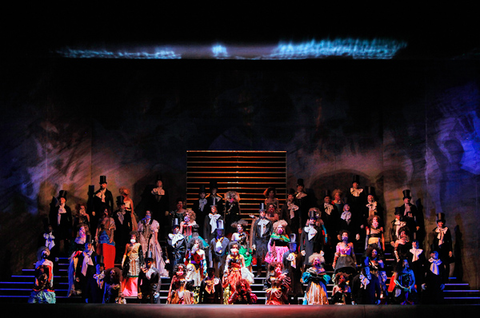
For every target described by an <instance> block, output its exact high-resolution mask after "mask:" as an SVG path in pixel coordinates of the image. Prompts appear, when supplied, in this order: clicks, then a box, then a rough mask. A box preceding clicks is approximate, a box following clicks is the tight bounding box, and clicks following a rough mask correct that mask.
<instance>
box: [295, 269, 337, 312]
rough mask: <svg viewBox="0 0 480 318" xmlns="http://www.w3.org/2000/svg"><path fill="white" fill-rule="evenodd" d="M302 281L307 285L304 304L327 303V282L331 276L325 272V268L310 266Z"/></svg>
mask: <svg viewBox="0 0 480 318" xmlns="http://www.w3.org/2000/svg"><path fill="white" fill-rule="evenodd" d="M302 281H303V282H304V283H306V284H308V285H307V290H306V292H305V297H304V298H303V305H327V304H328V296H327V284H328V282H329V281H330V276H328V275H327V274H325V270H324V269H323V268H321V267H320V268H317V267H314V266H312V267H310V268H308V269H307V270H306V271H305V272H304V273H303V276H302Z"/></svg>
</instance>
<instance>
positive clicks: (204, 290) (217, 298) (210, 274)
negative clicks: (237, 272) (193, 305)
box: [199, 268, 223, 304]
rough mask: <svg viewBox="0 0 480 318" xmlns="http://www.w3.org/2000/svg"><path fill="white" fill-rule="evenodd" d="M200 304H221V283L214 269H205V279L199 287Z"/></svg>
mask: <svg viewBox="0 0 480 318" xmlns="http://www.w3.org/2000/svg"><path fill="white" fill-rule="evenodd" d="M199 303H200V304H223V288H222V281H221V280H220V279H219V278H218V277H216V275H215V269H214V268H208V269H207V277H205V278H204V279H203V281H202V284H201V285H200V299H199Z"/></svg>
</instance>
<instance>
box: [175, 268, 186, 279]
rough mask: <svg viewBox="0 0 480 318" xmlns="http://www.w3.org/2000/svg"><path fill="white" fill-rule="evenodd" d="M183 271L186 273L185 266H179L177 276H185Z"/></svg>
mask: <svg viewBox="0 0 480 318" xmlns="http://www.w3.org/2000/svg"><path fill="white" fill-rule="evenodd" d="M183 273H185V268H184V267H183V266H178V269H177V272H176V274H177V276H180V277H181V276H183Z"/></svg>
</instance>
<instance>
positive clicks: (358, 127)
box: [0, 59, 480, 287]
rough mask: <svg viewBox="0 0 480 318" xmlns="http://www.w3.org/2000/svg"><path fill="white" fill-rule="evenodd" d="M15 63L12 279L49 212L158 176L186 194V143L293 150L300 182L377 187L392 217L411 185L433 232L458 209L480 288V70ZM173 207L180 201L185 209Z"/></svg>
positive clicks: (0, 221)
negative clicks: (93, 191) (104, 183)
mask: <svg viewBox="0 0 480 318" xmlns="http://www.w3.org/2000/svg"><path fill="white" fill-rule="evenodd" d="M222 63H224V62H222V61H216V62H195V61H191V62H188V61H182V62H150V61H148V62H146V61H143V62H139V61H136V62H134V61H110V60H108V61H107V60H65V59H63V60H38V61H36V60H34V61H32V60H29V61H4V62H3V64H2V69H3V72H2V74H1V75H0V76H1V77H2V86H1V101H0V102H1V106H0V107H1V109H2V116H1V119H0V123H1V126H0V132H1V134H0V136H1V137H0V158H1V162H2V165H1V168H0V178H1V180H2V182H1V183H0V193H1V194H2V195H1V196H0V239H1V240H2V242H3V243H2V246H1V248H0V253H1V254H0V258H1V259H2V263H1V272H2V275H4V276H5V275H9V274H11V273H13V272H15V271H16V270H18V269H20V268H21V267H27V266H31V265H30V264H31V263H32V262H33V261H34V254H33V251H35V250H36V248H37V247H38V244H39V239H38V237H39V236H40V235H41V233H42V230H43V223H42V220H43V219H44V218H45V217H46V216H47V215H48V204H49V202H50V200H51V198H52V196H57V195H58V192H59V191H60V190H67V191H68V192H69V200H68V204H69V205H70V206H71V207H72V208H74V206H75V203H76V202H79V201H86V198H87V191H88V186H89V185H91V184H93V185H95V188H98V181H99V176H100V175H107V180H108V187H109V189H111V190H112V192H113V194H114V196H116V195H118V188H119V187H121V186H126V187H128V188H130V189H131V190H132V197H133V199H134V201H135V203H136V204H137V205H138V208H139V214H140V216H142V212H143V211H142V210H141V194H142V191H143V190H144V188H145V187H146V186H147V185H149V184H153V182H154V181H155V178H156V176H157V175H158V174H162V175H163V177H164V180H165V181H164V183H165V187H166V188H167V189H169V191H170V197H171V199H172V201H173V198H175V197H178V196H184V195H185V185H186V162H185V161H186V151H187V150H193V149H196V150H200V149H205V150H286V151H287V153H288V174H289V181H288V183H289V184H288V185H289V187H293V186H294V185H295V183H296V180H297V178H304V179H305V184H306V186H307V187H308V188H310V189H312V191H314V193H315V194H316V196H317V198H321V197H322V196H323V193H324V190H326V189H328V190H330V191H331V190H333V189H335V188H341V189H344V190H347V189H348V188H349V186H350V184H351V180H352V175H353V174H358V175H359V176H360V183H361V186H374V187H375V188H376V194H377V195H378V196H379V202H380V203H381V204H382V206H383V207H385V210H386V222H387V223H388V222H389V221H391V220H392V218H393V212H394V209H395V207H396V206H400V205H401V204H402V190H404V189H410V190H411V191H412V194H413V201H414V202H417V204H418V205H420V206H421V207H422V208H423V214H424V219H425V227H426V231H427V232H430V231H431V230H432V229H433V228H434V226H435V214H436V213H439V212H442V213H445V214H446V218H447V226H448V227H449V228H450V229H451V230H452V232H453V233H452V234H454V235H455V236H456V247H457V251H456V254H457V255H456V256H457V257H460V258H461V260H462V267H463V278H464V280H467V281H469V282H470V283H471V284H472V286H477V287H478V286H479V285H480V284H479V277H478V272H479V268H478V264H479V262H480V257H479V253H478V252H479V251H480V247H479V242H480V235H479V231H478V229H479V228H480V221H479V220H480V215H479V181H480V178H479V175H480V150H479V149H480V111H479V103H480V92H479V70H480V67H479V66H478V65H477V64H475V63H473V62H465V61H463V62H460V61H450V62H445V61H444V62H428V63H427V62H425V63H419V62H406V61H370V62H367V61H364V62H361V61H346V60H345V61H343V60H342V61H339V60H332V61H320V62H290V63H256V62H253V61H252V62H251V63H247V64H240V63H232V62H229V63H227V62H226V61H225V63H224V64H222ZM171 208H173V202H171Z"/></svg>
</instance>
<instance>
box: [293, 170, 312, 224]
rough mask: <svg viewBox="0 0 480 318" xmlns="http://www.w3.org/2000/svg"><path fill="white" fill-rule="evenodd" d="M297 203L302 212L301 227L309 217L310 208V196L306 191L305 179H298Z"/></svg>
mask: <svg viewBox="0 0 480 318" xmlns="http://www.w3.org/2000/svg"><path fill="white" fill-rule="evenodd" d="M294 197H295V201H294V203H295V205H296V206H298V208H299V212H300V223H299V227H301V224H303V223H305V221H306V220H307V218H308V209H310V202H309V201H310V198H309V196H308V194H307V192H306V191H305V184H304V182H303V179H298V180H297V191H296V192H295V196H294Z"/></svg>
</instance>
